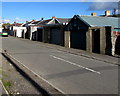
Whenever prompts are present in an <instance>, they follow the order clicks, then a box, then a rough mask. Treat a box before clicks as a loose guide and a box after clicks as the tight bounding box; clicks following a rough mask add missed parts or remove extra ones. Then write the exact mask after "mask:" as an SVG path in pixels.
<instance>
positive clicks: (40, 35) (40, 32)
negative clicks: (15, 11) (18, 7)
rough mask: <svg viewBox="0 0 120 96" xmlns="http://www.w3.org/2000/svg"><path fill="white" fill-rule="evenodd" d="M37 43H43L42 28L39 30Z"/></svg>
mask: <svg viewBox="0 0 120 96" xmlns="http://www.w3.org/2000/svg"><path fill="white" fill-rule="evenodd" d="M37 41H40V42H43V29H42V28H38V29H37Z"/></svg>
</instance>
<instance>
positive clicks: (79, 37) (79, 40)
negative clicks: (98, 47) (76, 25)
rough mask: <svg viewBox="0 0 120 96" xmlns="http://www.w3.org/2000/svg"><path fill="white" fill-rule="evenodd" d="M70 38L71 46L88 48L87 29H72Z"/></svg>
mask: <svg viewBox="0 0 120 96" xmlns="http://www.w3.org/2000/svg"><path fill="white" fill-rule="evenodd" d="M70 38H71V39H70V42H71V48H77V49H82V50H86V31H84V30H72V31H71V34H70Z"/></svg>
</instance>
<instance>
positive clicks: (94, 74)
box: [2, 37, 118, 94]
mask: <svg viewBox="0 0 120 96" xmlns="http://www.w3.org/2000/svg"><path fill="white" fill-rule="evenodd" d="M2 49H3V50H7V52H8V53H9V54H10V55H11V56H12V57H14V58H15V59H16V60H18V61H19V62H21V64H24V66H26V67H27V68H29V69H30V70H32V71H33V72H34V73H36V74H38V75H39V76H41V77H42V78H44V79H45V80H47V81H48V82H49V83H50V84H51V85H53V86H54V87H56V88H57V89H58V90H59V91H61V92H62V93H64V94H117V93H118V66H117V65H114V64H109V63H105V62H102V61H97V60H94V59H90V58H86V57H82V56H78V55H73V54H70V53H67V52H62V51H58V50H56V49H54V48H49V47H46V46H43V44H40V43H37V42H33V41H29V40H24V39H18V38H14V37H5V38H2Z"/></svg>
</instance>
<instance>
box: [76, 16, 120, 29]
mask: <svg viewBox="0 0 120 96" xmlns="http://www.w3.org/2000/svg"><path fill="white" fill-rule="evenodd" d="M77 16H78V17H79V18H80V19H81V20H82V21H84V22H85V23H87V24H88V25H90V26H98V27H100V26H113V27H114V28H120V24H119V22H120V18H117V17H100V16H80V15H77Z"/></svg>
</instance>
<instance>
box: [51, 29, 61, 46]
mask: <svg viewBox="0 0 120 96" xmlns="http://www.w3.org/2000/svg"><path fill="white" fill-rule="evenodd" d="M60 33H61V32H60V29H51V31H50V43H52V44H57V45H60V36H61V34H60Z"/></svg>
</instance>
